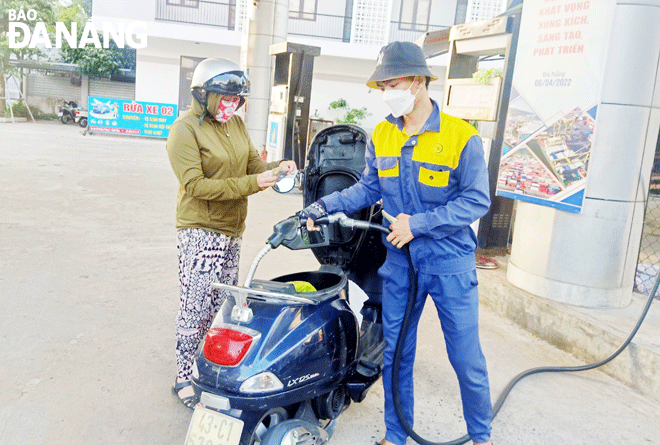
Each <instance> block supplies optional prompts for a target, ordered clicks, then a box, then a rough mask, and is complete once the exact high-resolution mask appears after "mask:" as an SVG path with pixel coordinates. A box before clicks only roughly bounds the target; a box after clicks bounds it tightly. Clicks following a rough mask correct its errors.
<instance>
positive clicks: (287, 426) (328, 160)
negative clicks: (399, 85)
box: [186, 125, 385, 445]
mask: <svg viewBox="0 0 660 445" xmlns="http://www.w3.org/2000/svg"><path fill="white" fill-rule="evenodd" d="M366 140H367V136H366V134H365V133H364V131H363V130H362V129H360V128H359V127H355V126H349V125H340V126H335V127H329V128H326V129H324V130H323V131H321V132H320V133H319V134H317V136H316V137H315V139H314V141H313V142H312V144H311V146H310V154H309V158H308V164H307V167H306V170H305V176H304V179H303V182H304V184H303V185H304V187H303V194H304V201H305V202H311V201H313V200H316V199H318V198H319V197H321V196H323V195H325V194H328V193H331V192H332V191H334V190H340V189H342V188H345V187H347V186H349V185H352V184H353V183H355V182H357V180H358V179H359V176H360V172H361V171H362V169H363V168H364V150H365V146H366ZM380 222H381V216H380V213H379V209H378V208H377V207H375V206H374V207H372V208H370V209H365V210H363V211H361V212H356V214H352V215H351V217H348V216H346V215H343V214H338V215H333V216H331V217H329V218H326V219H325V220H324V219H321V220H319V221H318V224H319V225H320V227H321V231H320V232H308V231H307V230H306V228H305V226H304V222H303V221H300V219H299V217H298V216H295V215H294V216H291V217H290V218H287V219H285V220H284V221H281V222H279V223H277V224H276V225H275V227H274V230H273V233H272V235H271V236H270V237H269V239H268V241H267V244H266V246H265V247H264V249H262V251H261V252H260V253H259V254H258V255H257V257H256V258H255V260H254V262H253V263H252V267H251V268H250V271H249V273H248V276H247V279H246V281H245V284H244V285H243V286H230V285H226V284H222V283H214V284H213V285H212V286H213V288H215V289H217V290H218V291H222V292H226V293H227V294H228V297H227V299H226V300H225V302H224V303H223V305H222V307H221V308H220V311H219V313H218V314H217V316H216V318H215V319H214V321H213V324H212V326H211V328H210V329H209V331H208V333H207V335H206V337H205V339H204V341H203V343H202V345H201V346H200V349H199V351H198V354H197V356H196V359H195V362H194V365H193V374H192V383H193V388H194V389H195V392H196V393H197V394H198V395H199V397H200V404H199V405H198V406H197V407H196V408H195V412H194V414H193V416H192V419H191V422H190V426H189V430H188V435H187V437H186V444H187V445H193V444H197V443H204V444H206V445H284V444H286V445H303V444H305V445H306V444H310V445H311V444H314V445H320V444H324V443H326V442H327V441H328V440H329V438H330V437H331V436H332V433H333V431H334V428H335V426H336V422H337V419H338V417H339V415H340V414H341V413H342V412H343V411H344V410H345V409H346V408H347V407H348V406H349V404H350V403H351V402H361V401H362V400H364V398H365V397H366V394H367V391H368V390H369V388H370V387H371V385H372V384H373V383H375V382H376V381H377V380H378V378H379V377H380V375H381V370H382V364H383V359H382V354H383V350H384V348H385V342H384V339H383V330H382V318H381V300H382V295H381V282H380V277H378V274H377V270H378V268H379V267H380V266H381V265H382V263H383V261H384V259H385V247H384V246H383V245H382V242H381V235H380V232H378V231H375V230H371V231H367V230H365V229H376V230H385V229H384V228H383V226H382V225H381V224H380ZM280 245H284V246H286V247H288V248H289V249H294V250H295V249H305V248H310V249H312V251H313V252H314V255H315V256H316V258H317V259H318V260H319V262H320V263H321V268H320V269H319V270H318V271H305V272H295V273H291V274H287V275H284V276H280V277H277V278H274V279H272V280H267V281H266V280H256V279H254V275H255V272H256V269H257V266H258V264H259V262H260V261H261V260H262V259H263V258H264V256H265V255H266V254H267V253H268V252H269V251H270V250H272V249H274V248H276V247H278V246H280ZM357 301H359V302H360V303H361V309H355V308H353V309H352V306H356V302H357Z"/></svg>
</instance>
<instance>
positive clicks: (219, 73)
mask: <svg viewBox="0 0 660 445" xmlns="http://www.w3.org/2000/svg"><path fill="white" fill-rule="evenodd" d="M190 88H191V90H192V96H193V97H194V98H195V99H196V100H197V102H199V103H200V105H202V108H204V109H206V106H207V103H208V95H209V93H217V94H219V95H221V96H238V97H239V98H240V102H239V104H238V106H239V107H240V106H241V105H243V104H244V103H245V97H246V96H248V95H249V94H250V80H249V79H248V77H247V75H246V74H245V73H244V72H243V71H241V69H240V67H239V66H238V65H237V64H236V63H234V62H232V61H231V60H227V59H204V60H202V61H201V62H199V64H198V65H197V67H196V68H195V71H194V72H193V77H192V82H191V84H190Z"/></svg>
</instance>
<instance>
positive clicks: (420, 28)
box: [288, 14, 449, 44]
mask: <svg viewBox="0 0 660 445" xmlns="http://www.w3.org/2000/svg"><path fill="white" fill-rule="evenodd" d="M315 17H316V19H315V20H304V19H296V18H292V17H289V26H288V31H289V34H290V35H294V36H304V37H313V38H320V39H328V40H333V41H338V42H351V41H356V39H353V40H351V28H352V21H353V20H354V19H353V18H352V17H346V16H338V15H328V14H315ZM446 28H449V26H442V25H426V24H419V23H407V22H396V21H392V22H390V27H389V32H388V33H387V39H388V40H387V42H378V43H381V44H386V43H388V42H394V41H395V40H402V41H409V42H411V41H415V40H417V38H419V37H420V36H422V35H423V34H424V33H425V32H427V31H437V30H440V29H446ZM355 37H358V36H355ZM357 40H360V39H359V37H358V38H357Z"/></svg>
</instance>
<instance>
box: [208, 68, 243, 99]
mask: <svg viewBox="0 0 660 445" xmlns="http://www.w3.org/2000/svg"><path fill="white" fill-rule="evenodd" d="M204 89H205V90H206V91H209V92H213V93H219V94H221V95H224V96H246V95H248V94H249V93H250V81H249V80H248V78H247V77H246V76H245V74H243V72H242V71H234V72H228V73H222V74H218V75H217V76H215V77H212V78H210V79H209V80H207V81H206V82H205V83H204Z"/></svg>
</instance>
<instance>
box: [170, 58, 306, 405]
mask: <svg viewBox="0 0 660 445" xmlns="http://www.w3.org/2000/svg"><path fill="white" fill-rule="evenodd" d="M191 88H192V96H193V100H192V106H191V109H190V110H188V111H186V112H185V113H183V114H182V115H181V116H179V118H178V119H177V120H176V121H175V122H174V124H172V128H171V130H170V134H169V137H168V139H167V152H168V155H169V158H170V163H171V164H172V169H173V170H174V173H175V175H176V177H177V179H178V180H179V184H180V187H179V193H178V201H177V211H176V227H177V247H178V251H179V284H180V290H181V299H180V306H179V311H178V313H177V317H176V339H177V344H176V359H177V378H176V381H175V383H174V386H173V388H172V391H173V393H174V394H175V395H176V396H177V397H178V398H179V399H180V400H181V402H182V403H183V404H184V405H185V406H187V407H188V408H191V409H192V408H193V407H194V406H195V404H196V403H197V397H196V396H195V393H194V391H193V388H192V384H191V382H190V375H191V370H192V363H193V358H194V354H195V352H196V351H197V348H198V346H199V344H200V342H201V341H202V339H203V338H204V335H206V332H207V330H208V328H209V327H210V325H211V322H212V320H213V317H214V316H215V314H216V313H217V312H218V309H219V308H220V305H221V304H222V302H223V301H224V299H225V295H224V293H222V292H219V291H215V290H212V289H211V288H210V284H211V283H213V282H216V281H219V282H222V283H226V284H232V285H235V284H236V283H237V281H238V262H239V255H240V247H241V235H242V234H243V231H244V230H245V217H246V215H247V197H248V196H249V195H251V194H253V193H256V192H258V191H260V190H265V189H267V188H268V187H271V186H272V185H274V184H275V182H276V181H277V176H275V175H273V174H272V173H271V169H273V168H275V167H277V166H278V165H279V166H280V167H282V170H283V171H285V172H287V173H289V172H292V171H294V170H295V169H296V165H295V163H294V162H293V161H280V162H272V163H266V162H264V161H263V160H262V159H261V158H260V157H259V154H258V152H257V150H256V149H255V148H254V146H253V145H252V142H251V141H250V137H249V136H248V134H247V131H246V129H245V124H244V123H243V120H242V119H241V118H240V117H239V116H236V115H235V114H234V113H235V112H236V110H237V109H239V108H240V107H241V105H243V103H244V102H245V97H246V96H247V95H248V94H249V91H250V82H249V80H248V78H247V76H246V75H245V73H243V71H241V70H240V68H239V67H238V65H236V64H235V63H234V62H231V61H229V60H226V59H206V60H203V61H202V62H200V64H199V65H198V66H197V68H195V71H194V73H193V78H192V84H191Z"/></svg>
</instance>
